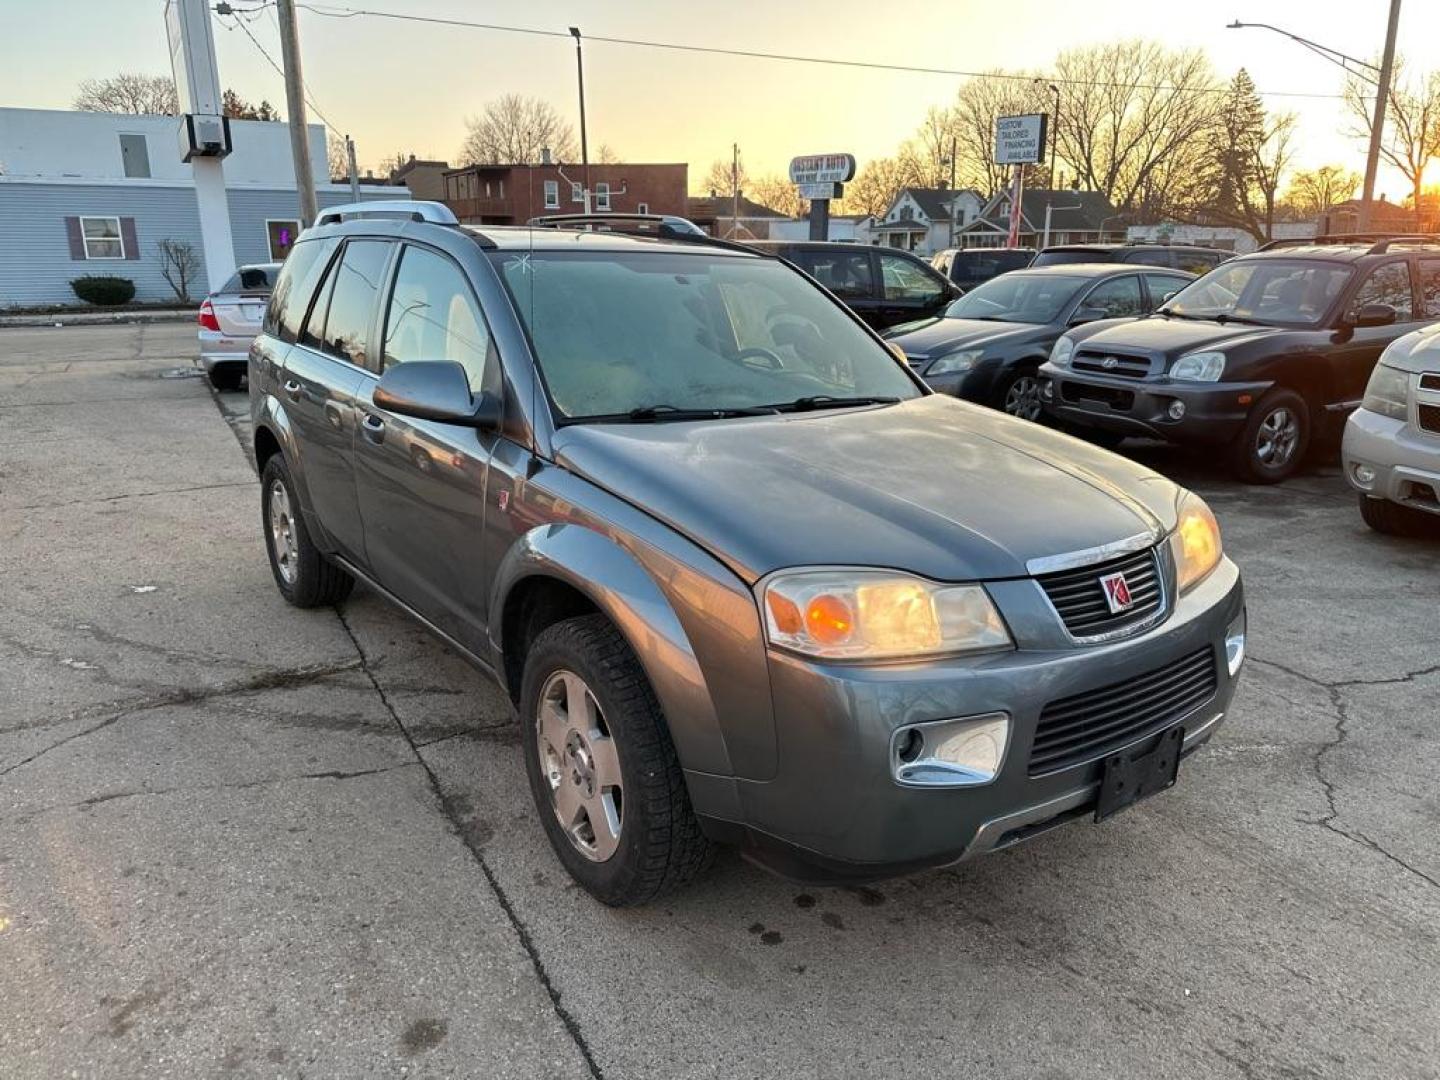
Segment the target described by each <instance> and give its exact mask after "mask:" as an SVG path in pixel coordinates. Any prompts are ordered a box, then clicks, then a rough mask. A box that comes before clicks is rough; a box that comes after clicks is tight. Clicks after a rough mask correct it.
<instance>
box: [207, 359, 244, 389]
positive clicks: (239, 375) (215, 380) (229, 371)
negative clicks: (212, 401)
mask: <svg viewBox="0 0 1440 1080" xmlns="http://www.w3.org/2000/svg"><path fill="white" fill-rule="evenodd" d="M206 377H207V378H208V379H209V380H210V385H211V386H213V387H214V388H215V389H216V390H239V389H240V380H241V379H243V378H244V377H245V369H244V368H243V367H241V366H240V365H239V364H216V365H215V366H214V367H213V368H211V369H210V370H209V372H207V373H206Z"/></svg>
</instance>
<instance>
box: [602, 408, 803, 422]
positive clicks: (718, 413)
mask: <svg viewBox="0 0 1440 1080" xmlns="http://www.w3.org/2000/svg"><path fill="white" fill-rule="evenodd" d="M777 411H778V410H777V409H776V408H775V407H774V406H772V405H742V406H737V407H735V408H729V409H682V408H680V407H679V406H677V405H642V406H640V407H639V408H638V409H631V410H630V411H629V412H628V413H626V414H625V419H627V420H630V421H633V422H635V423H641V424H644V423H655V422H656V421H661V420H725V419H728V418H730V417H734V416H774V415H775V413H776V412H777ZM595 419H600V418H599V417H596V418H595ZM605 419H610V418H609V417H606V418H605ZM616 419H618V417H616Z"/></svg>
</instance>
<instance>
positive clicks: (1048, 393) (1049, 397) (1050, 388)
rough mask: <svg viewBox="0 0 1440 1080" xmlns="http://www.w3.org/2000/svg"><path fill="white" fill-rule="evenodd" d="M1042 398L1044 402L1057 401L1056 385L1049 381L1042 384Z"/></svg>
mask: <svg viewBox="0 0 1440 1080" xmlns="http://www.w3.org/2000/svg"><path fill="white" fill-rule="evenodd" d="M1040 397H1041V399H1042V400H1044V401H1054V400H1055V384H1054V383H1053V382H1051V381H1050V380H1049V379H1046V380H1045V381H1044V382H1042V383H1041V384H1040Z"/></svg>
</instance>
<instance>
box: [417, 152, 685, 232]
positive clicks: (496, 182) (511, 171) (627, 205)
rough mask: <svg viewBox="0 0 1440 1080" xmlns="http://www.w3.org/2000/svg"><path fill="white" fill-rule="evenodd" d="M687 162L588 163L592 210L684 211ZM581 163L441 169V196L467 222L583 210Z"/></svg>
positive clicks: (521, 220) (505, 221)
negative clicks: (442, 179)
mask: <svg viewBox="0 0 1440 1080" xmlns="http://www.w3.org/2000/svg"><path fill="white" fill-rule="evenodd" d="M688 173H689V167H688V166H686V165H684V164H680V165H656V164H647V165H634V164H621V165H600V164H597V163H593V162H592V163H591V165H590V190H591V193H592V200H591V206H590V209H591V211H592V212H595V213H615V214H677V215H679V216H681V217H683V216H684V215H685V211H686V188H687V186H688ZM584 175H585V171H584V168H583V167H582V166H580V165H574V164H570V165H563V166H562V165H467V166H465V167H464V168H460V169H450V170H448V171H447V172H446V173H445V174H444V195H443V196H442V198H443V199H444V202H445V203H446V205H447V206H449V207H450V209H451V210H453V211H455V216H456V217H458V218H459V219H460V220H461V221H462V222H465V223H467V224H489V225H523V224H525V222H527V221H529V220H530V219H531V218H532V217H542V216H544V215H547V214H579V213H583V212H584V210H585V203H584V199H583V198H582V196H581V188H580V184H581V180H582V178H583V177H584Z"/></svg>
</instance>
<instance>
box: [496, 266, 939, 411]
mask: <svg viewBox="0 0 1440 1080" xmlns="http://www.w3.org/2000/svg"><path fill="white" fill-rule="evenodd" d="M492 258H493V259H494V261H495V263H496V265H497V266H498V268H499V270H500V274H501V277H502V278H503V280H504V282H505V285H506V287H507V288H508V289H509V290H510V294H511V296H512V297H513V298H514V301H515V307H516V309H517V310H518V311H519V312H520V316H521V319H522V320H523V321H524V323H525V328H526V330H528V331H529V334H530V340H531V342H532V344H533V346H534V349H535V355H536V358H537V359H538V360H539V363H540V368H541V372H542V374H543V376H544V380H545V384H546V386H547V387H548V389H549V391H550V396H551V399H552V401H553V402H554V405H555V408H556V409H557V410H558V411H559V412H560V413H561V414H562V415H563V416H564V417H566V418H568V419H572V420H573V419H584V418H594V417H616V416H619V417H624V416H627V415H628V414H629V413H630V412H632V411H633V410H651V409H663V410H667V411H668V410H676V411H681V412H683V411H686V410H692V409H694V410H734V409H740V410H744V409H756V408H764V407H766V406H772V405H785V404H788V403H792V402H794V401H796V400H797V399H802V398H835V399H847V398H861V397H865V398H869V397H881V398H899V399H904V398H912V397H918V396H920V390H919V389H917V388H916V386H915V384H914V383H913V382H912V381H911V379H910V377H909V376H908V375H907V374H906V373H905V371H904V370H903V369H902V367H901V365H900V362H899V361H898V360H897V359H896V358H895V356H894V355H892V354H891V353H890V352H889V351H888V350H887V349H885V347H884V346H882V345H880V344H878V343H877V342H876V341H875V340H874V338H872V337H870V335H869V334H867V333H866V332H865V331H864V330H863V329H862V328H861V327H860V326H858V325H857V324H856V323H855V322H854V321H853V320H852V319H851V318H850V317H849V316H848V315H846V314H845V312H844V311H842V310H841V309H840V308H839V307H837V306H836V304H835V303H834V302H833V301H831V300H830V299H829V298H828V297H826V296H825V294H824V293H823V292H821V291H820V290H819V289H818V288H816V287H815V285H814V284H813V283H811V281H810V280H809V279H808V278H806V277H805V276H804V275H803V274H799V273H796V272H795V271H794V270H791V269H790V268H789V267H787V266H785V265H784V264H782V263H780V262H777V261H776V260H773V259H759V258H737V257H735V256H733V255H723V254H718V253H709V252H695V253H689V252H684V253H681V252H664V251H659V252H657V251H654V250H648V251H645V250H636V251H587V252H571V251H564V252H558V251H538V252H518V251H503V252H497V253H495V254H494V255H493V256H492ZM837 404H838V402H837Z"/></svg>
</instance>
